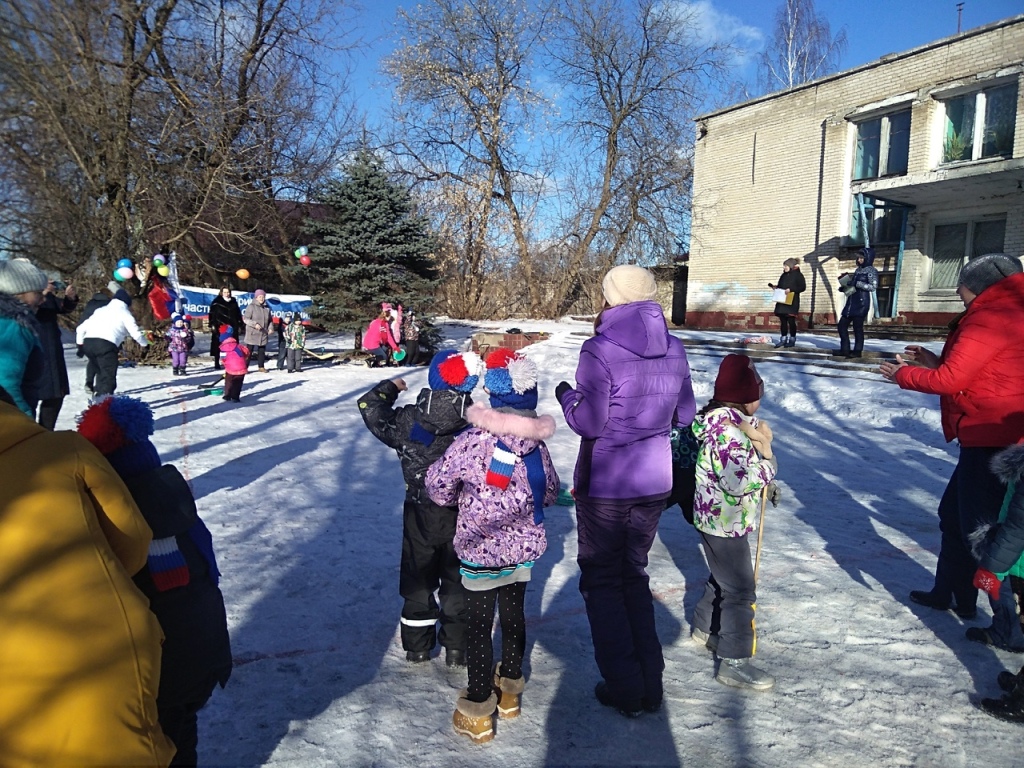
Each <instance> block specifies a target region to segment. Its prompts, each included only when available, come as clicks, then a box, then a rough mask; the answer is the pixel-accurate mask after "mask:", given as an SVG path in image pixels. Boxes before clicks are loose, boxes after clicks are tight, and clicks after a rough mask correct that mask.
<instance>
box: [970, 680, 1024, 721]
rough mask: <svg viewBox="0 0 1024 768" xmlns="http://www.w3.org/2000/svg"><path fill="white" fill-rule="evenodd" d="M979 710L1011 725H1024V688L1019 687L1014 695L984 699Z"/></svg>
mask: <svg viewBox="0 0 1024 768" xmlns="http://www.w3.org/2000/svg"><path fill="white" fill-rule="evenodd" d="M978 709H980V710H981V711H982V712H984V713H985V714H986V715H992V717H996V718H999V719H1000V720H1006V721H1007V722H1009V723H1022V724H1024V688H1022V687H1021V686H1018V687H1017V688H1015V689H1014V690H1013V692H1012V693H1008V694H1006V695H1005V696H1003V697H1002V698H998V699H982V700H981V701H980V702H979V703H978Z"/></svg>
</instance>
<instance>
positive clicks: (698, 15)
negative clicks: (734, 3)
mask: <svg viewBox="0 0 1024 768" xmlns="http://www.w3.org/2000/svg"><path fill="white" fill-rule="evenodd" d="M678 6H679V10H680V15H681V16H684V17H685V18H686V20H687V22H688V23H690V24H693V25H694V26H695V27H696V28H697V30H698V34H699V36H700V38H701V39H703V40H705V41H707V42H716V43H723V44H728V45H730V46H732V48H733V51H734V52H733V59H734V63H736V64H744V63H746V62H747V61H748V60H749V59H750V58H751V57H752V56H753V55H754V54H755V53H757V52H758V51H760V50H761V49H762V48H763V47H764V43H765V35H764V32H762V31H761V29H759V28H758V27H754V26H751V25H750V24H745V23H744V22H743V20H742V19H740V18H738V17H736V16H733V15H732V14H731V13H726V12H725V11H720V10H718V9H717V8H715V6H714V4H713V3H712V2H711V0H692V2H680V3H678Z"/></svg>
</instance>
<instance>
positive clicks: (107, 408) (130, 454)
mask: <svg viewBox="0 0 1024 768" xmlns="http://www.w3.org/2000/svg"><path fill="white" fill-rule="evenodd" d="M78 432H79V434H80V435H82V437H84V438H85V439H86V440H88V441H89V442H90V443H92V444H93V445H95V446H96V448H97V449H98V450H99V452H100V453H102V454H103V455H104V456H106V457H107V461H109V462H110V464H111V466H113V467H114V469H115V470H117V473H118V474H119V475H121V476H122V477H130V476H132V475H135V474H138V473H140V472H143V471H145V470H147V469H153V468H155V467H159V466H160V456H159V454H158V453H157V452H156V447H155V446H154V445H153V443H151V442H150V441H149V436H150V435H152V434H153V411H151V410H150V408H149V406H148V405H146V404H145V403H144V402H142V401H141V400H138V399H136V398H134V397H128V396H127V395H114V396H112V397H107V398H104V399H103V400H101V401H99V402H98V403H94V404H93V405H90V406H89V407H88V408H86V409H85V411H84V412H83V413H82V415H81V416H79V417H78Z"/></svg>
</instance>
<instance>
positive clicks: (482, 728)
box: [452, 688, 498, 744]
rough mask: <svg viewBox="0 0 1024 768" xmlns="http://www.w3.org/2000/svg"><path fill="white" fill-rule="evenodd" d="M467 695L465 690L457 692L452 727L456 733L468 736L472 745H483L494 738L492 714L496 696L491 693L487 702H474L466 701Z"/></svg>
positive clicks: (496, 700)
mask: <svg viewBox="0 0 1024 768" xmlns="http://www.w3.org/2000/svg"><path fill="white" fill-rule="evenodd" d="M467 693H468V691H467V690H466V689H465V688H463V689H462V691H460V692H459V700H458V701H457V702H455V714H454V715H452V725H454V726H455V732H456V733H460V734H462V735H463V736H468V737H469V738H470V740H471V741H472V742H473V743H474V744H483V743H484V742H486V741H490V740H491V739H493V738H494V713H495V710H496V709H497V707H498V696H497V694H494V693H492V694H491V695H490V697H489V698H488V699H487V701H484V702H476V701H470V700H469V699H467V698H466V694H467Z"/></svg>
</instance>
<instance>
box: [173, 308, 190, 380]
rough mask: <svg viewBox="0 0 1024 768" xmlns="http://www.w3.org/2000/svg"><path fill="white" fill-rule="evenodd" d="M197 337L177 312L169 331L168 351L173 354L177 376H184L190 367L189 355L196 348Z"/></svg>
mask: <svg viewBox="0 0 1024 768" xmlns="http://www.w3.org/2000/svg"><path fill="white" fill-rule="evenodd" d="M195 343H196V337H195V334H194V333H193V332H192V328H191V326H190V325H189V322H188V320H187V319H185V318H184V317H182V316H181V315H179V314H178V313H177V312H176V313H174V315H172V316H171V327H170V328H168V329H167V351H168V352H170V353H171V367H173V368H174V375H175V376H184V375H185V369H186V368H187V367H188V353H189V350H190V349H192V347H194V346H195Z"/></svg>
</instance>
